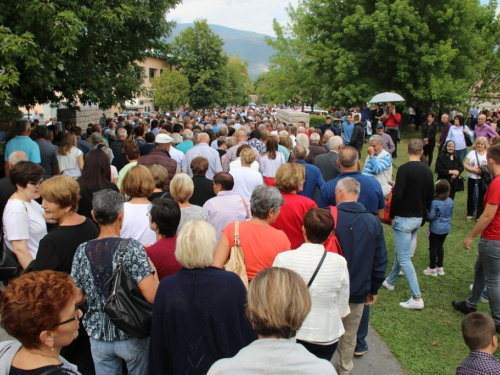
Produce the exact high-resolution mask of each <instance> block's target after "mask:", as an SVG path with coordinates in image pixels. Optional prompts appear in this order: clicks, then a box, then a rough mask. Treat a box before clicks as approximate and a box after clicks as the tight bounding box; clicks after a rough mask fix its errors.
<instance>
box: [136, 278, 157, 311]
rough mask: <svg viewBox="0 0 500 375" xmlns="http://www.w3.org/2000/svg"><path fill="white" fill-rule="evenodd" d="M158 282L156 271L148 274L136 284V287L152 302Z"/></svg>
mask: <svg viewBox="0 0 500 375" xmlns="http://www.w3.org/2000/svg"><path fill="white" fill-rule="evenodd" d="M158 284H159V281H158V275H157V274H156V273H154V274H152V273H151V274H149V275H148V276H146V277H145V278H144V279H142V280H141V281H140V282H139V283H138V284H137V287H138V288H139V290H140V291H141V294H142V296H143V297H144V299H145V300H146V301H148V302H149V303H150V304H153V302H154V300H155V296H156V291H157V290H158Z"/></svg>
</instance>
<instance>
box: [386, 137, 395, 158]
mask: <svg viewBox="0 0 500 375" xmlns="http://www.w3.org/2000/svg"><path fill="white" fill-rule="evenodd" d="M385 135H387V138H386V139H387V140H388V143H389V149H388V150H387V152H388V153H389V154H392V153H393V152H394V151H395V150H396V146H395V145H394V142H393V140H392V138H391V137H390V136H389V135H388V134H385Z"/></svg>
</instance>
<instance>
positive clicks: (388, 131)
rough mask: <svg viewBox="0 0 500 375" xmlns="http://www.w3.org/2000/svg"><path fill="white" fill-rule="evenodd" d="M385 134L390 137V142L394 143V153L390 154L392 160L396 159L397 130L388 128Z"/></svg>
mask: <svg viewBox="0 0 500 375" xmlns="http://www.w3.org/2000/svg"><path fill="white" fill-rule="evenodd" d="M388 129H389V130H387V134H389V135H390V136H391V139H392V141H393V142H394V152H393V153H392V157H393V158H397V157H398V129H394V130H393V129H391V128H388Z"/></svg>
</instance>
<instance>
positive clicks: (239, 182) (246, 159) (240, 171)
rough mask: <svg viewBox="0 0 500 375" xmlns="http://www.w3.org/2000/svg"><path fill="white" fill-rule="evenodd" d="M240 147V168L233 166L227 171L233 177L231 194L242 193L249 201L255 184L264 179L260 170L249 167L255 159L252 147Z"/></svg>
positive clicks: (257, 184)
mask: <svg viewBox="0 0 500 375" xmlns="http://www.w3.org/2000/svg"><path fill="white" fill-rule="evenodd" d="M244 146H247V147H244ZM240 147H241V148H242V151H241V153H240V158H241V167H242V168H234V169H232V170H230V171H229V173H230V174H231V175H232V176H233V178H234V187H233V194H238V195H242V196H244V197H245V198H246V199H247V201H249V200H250V197H251V196H252V192H253V190H254V189H255V188H256V187H257V186H260V185H264V179H263V178H262V175H261V174H260V172H258V171H256V170H254V169H252V168H251V167H252V163H253V162H254V161H255V160H256V159H257V157H256V156H255V152H254V151H253V149H252V148H251V147H248V145H241V146H240Z"/></svg>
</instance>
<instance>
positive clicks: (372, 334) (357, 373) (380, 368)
mask: <svg viewBox="0 0 500 375" xmlns="http://www.w3.org/2000/svg"><path fill="white" fill-rule="evenodd" d="M366 342H367V343H368V351H367V352H366V354H365V355H363V356H362V357H354V369H353V371H352V373H351V375H367V374H369V375H388V374H390V375H402V374H404V371H403V369H402V368H401V365H400V364H399V362H398V360H397V359H396V358H395V357H394V354H392V353H391V351H390V350H389V348H388V347H387V345H386V343H385V342H384V341H383V340H382V339H381V338H380V336H379V334H378V333H377V331H375V330H374V329H373V327H372V326H370V329H369V333H368V336H367V338H366ZM336 361H338V354H337V353H335V355H334V356H333V359H332V363H335V362H336Z"/></svg>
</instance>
